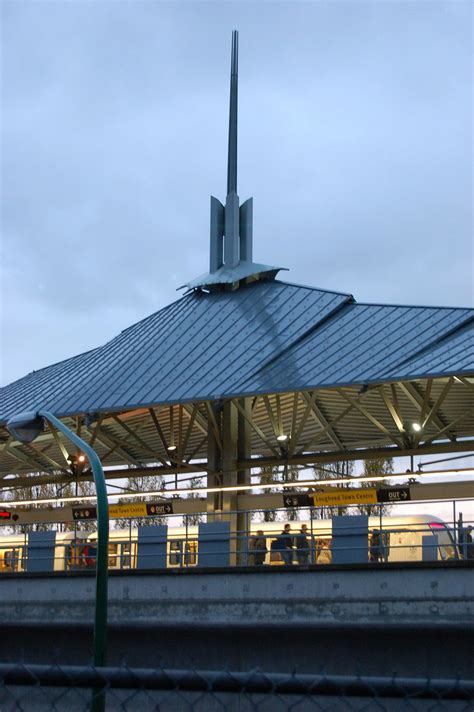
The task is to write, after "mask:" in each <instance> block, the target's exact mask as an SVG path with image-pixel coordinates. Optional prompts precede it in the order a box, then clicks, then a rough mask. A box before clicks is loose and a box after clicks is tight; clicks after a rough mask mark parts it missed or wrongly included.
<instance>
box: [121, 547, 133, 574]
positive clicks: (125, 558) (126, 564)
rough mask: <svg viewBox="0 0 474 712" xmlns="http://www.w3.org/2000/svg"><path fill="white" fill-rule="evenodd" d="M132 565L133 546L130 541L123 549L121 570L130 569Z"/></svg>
mask: <svg viewBox="0 0 474 712" xmlns="http://www.w3.org/2000/svg"><path fill="white" fill-rule="evenodd" d="M131 565H132V544H131V542H130V541H127V542H124V543H123V544H122V548H121V568H122V569H129V568H130V567H131Z"/></svg>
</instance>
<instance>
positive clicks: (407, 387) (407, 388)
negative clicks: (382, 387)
mask: <svg viewBox="0 0 474 712" xmlns="http://www.w3.org/2000/svg"><path fill="white" fill-rule="evenodd" d="M397 385H398V387H399V388H400V390H401V391H402V392H403V393H404V394H405V395H406V397H407V398H408V399H409V400H410V401H411V403H412V404H413V405H414V406H415V407H416V408H417V409H418V411H419V417H420V419H421V414H422V412H423V405H424V396H423V395H421V394H420V393H419V391H418V389H417V388H416V387H415V385H414V384H413V383H410V382H405V381H400V383H397ZM431 420H432V421H433V423H434V424H435V425H436V427H437V428H439V429H440V430H441V429H442V428H444V426H445V425H446V423H445V422H443V421H442V420H440V418H439V417H438V416H437V415H433V416H432V418H431Z"/></svg>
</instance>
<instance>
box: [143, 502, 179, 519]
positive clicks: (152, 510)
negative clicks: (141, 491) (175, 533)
mask: <svg viewBox="0 0 474 712" xmlns="http://www.w3.org/2000/svg"><path fill="white" fill-rule="evenodd" d="M146 513H147V514H148V516H153V515H155V516H156V515H157V514H173V504H172V502H155V503H151V504H147V505H146Z"/></svg>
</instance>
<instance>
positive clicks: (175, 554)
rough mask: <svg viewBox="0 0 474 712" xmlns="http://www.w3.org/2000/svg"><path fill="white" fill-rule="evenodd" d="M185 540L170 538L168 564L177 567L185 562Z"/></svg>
mask: <svg viewBox="0 0 474 712" xmlns="http://www.w3.org/2000/svg"><path fill="white" fill-rule="evenodd" d="M183 544H184V542H183V540H182V539H170V540H169V541H168V566H170V567H171V568H176V567H179V566H182V564H183Z"/></svg>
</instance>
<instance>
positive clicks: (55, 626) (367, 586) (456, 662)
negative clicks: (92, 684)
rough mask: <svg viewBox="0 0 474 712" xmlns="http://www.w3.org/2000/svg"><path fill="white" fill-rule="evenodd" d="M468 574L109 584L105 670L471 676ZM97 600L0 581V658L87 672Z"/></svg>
mask: <svg viewBox="0 0 474 712" xmlns="http://www.w3.org/2000/svg"><path fill="white" fill-rule="evenodd" d="M472 571H473V570H472V568H468V567H466V566H465V565H463V564H460V565H459V564H458V565H457V566H444V567H443V566H439V565H438V564H433V565H425V566H416V567H414V566H403V567H393V566H390V567H387V568H378V569H375V568H374V569H371V568H368V567H357V568H356V567H354V568H352V569H350V570H347V569H345V570H326V571H322V570H321V571H311V570H309V571H303V570H295V571H283V570H279V569H272V570H271V571H268V570H263V571H256V570H248V571H234V572H231V573H228V572H226V573H225V575H223V573H222V572H215V573H212V572H205V571H203V572H198V571H192V572H185V573H175V572H172V573H171V572H166V573H165V572H164V573H161V574H156V573H138V572H134V573H133V574H129V575H124V574H122V575H118V576H115V575H113V576H111V577H110V585H109V621H110V635H109V640H110V646H109V651H110V653H109V662H110V663H111V664H112V663H118V662H120V660H121V659H122V658H124V659H126V660H127V662H128V663H129V664H130V665H142V666H146V665H150V664H152V665H157V664H159V662H160V660H161V661H162V664H163V665H164V666H166V667H188V666H193V667H201V668H214V667H218V668H219V667H222V665H223V664H224V663H227V664H228V665H229V667H231V668H233V669H237V670H239V669H240V670H245V669H249V668H252V667H257V666H258V667H262V668H264V669H266V670H272V671H288V670H291V669H293V668H297V669H299V670H300V671H301V672H318V671H319V670H321V669H322V668H324V669H326V670H327V671H328V672H332V673H335V674H352V673H354V672H355V671H358V670H360V671H361V672H363V673H364V674H366V675H369V674H370V675H387V674H392V673H393V672H398V673H399V674H403V675H408V676H423V675H429V676H432V677H450V676H456V675H457V674H460V675H462V676H463V677H465V676H467V677H469V676H470V674H471V662H470V661H471V658H470V652H469V645H470V636H471V635H472V620H473V616H472V614H473V609H474V606H473V593H472V591H473V586H472V583H473V576H472ZM94 593H95V582H94V578H93V576H88V575H64V574H62V575H54V576H45V575H34V576H33V575H30V576H24V577H23V576H22V577H16V578H13V577H3V576H2V577H0V612H1V615H2V621H4V622H5V631H6V630H7V629H8V631H9V632H8V635H4V636H3V637H2V639H1V642H0V655H1V657H2V658H3V659H4V660H18V659H19V658H18V656H19V655H20V653H21V651H23V652H24V659H25V660H28V661H29V662H42V661H44V662H47V661H50V660H51V656H52V655H54V654H55V653H57V657H58V659H60V660H63V661H64V662H69V663H80V662H82V661H84V659H86V658H87V656H88V655H89V652H90V645H91V622H92V620H93V610H94V608H93V601H94ZM46 630H47V631H48V632H47V633H46V635H45V631H46Z"/></svg>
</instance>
